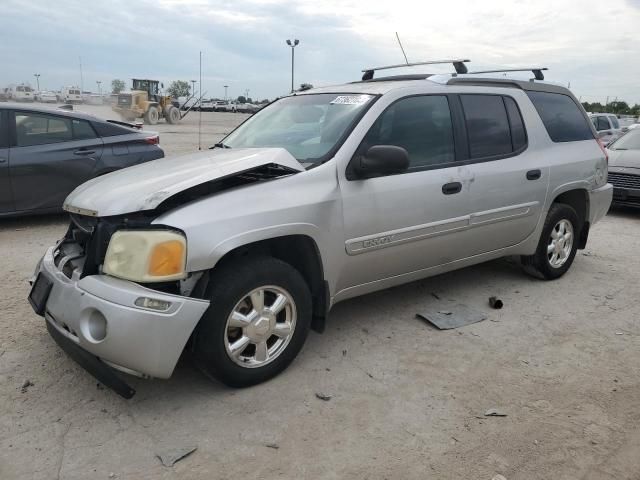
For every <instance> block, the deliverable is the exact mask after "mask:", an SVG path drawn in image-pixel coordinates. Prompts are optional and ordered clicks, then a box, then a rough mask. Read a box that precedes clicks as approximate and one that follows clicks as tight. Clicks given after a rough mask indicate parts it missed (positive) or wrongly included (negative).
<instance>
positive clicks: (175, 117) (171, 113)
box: [164, 106, 180, 125]
mask: <svg viewBox="0 0 640 480" xmlns="http://www.w3.org/2000/svg"><path fill="white" fill-rule="evenodd" d="M164 116H165V118H166V119H167V123H170V124H171V125H175V124H176V123H178V122H179V121H180V110H178V109H177V108H176V107H173V106H171V107H169V108H168V109H167V111H166V112H165V115H164Z"/></svg>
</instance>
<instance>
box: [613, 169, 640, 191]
mask: <svg viewBox="0 0 640 480" xmlns="http://www.w3.org/2000/svg"><path fill="white" fill-rule="evenodd" d="M609 183H610V184H612V185H613V186H614V187H618V188H630V189H638V190H640V175H631V174H629V173H617V172H609Z"/></svg>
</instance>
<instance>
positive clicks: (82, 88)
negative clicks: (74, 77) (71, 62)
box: [78, 57, 84, 95]
mask: <svg viewBox="0 0 640 480" xmlns="http://www.w3.org/2000/svg"><path fill="white" fill-rule="evenodd" d="M78 59H79V60H80V95H82V92H84V78H83V77H82V57H78Z"/></svg>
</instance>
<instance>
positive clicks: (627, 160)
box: [607, 150, 640, 173]
mask: <svg viewBox="0 0 640 480" xmlns="http://www.w3.org/2000/svg"><path fill="white" fill-rule="evenodd" d="M607 155H608V156H609V167H614V168H620V167H622V168H635V169H638V173H640V150H607Z"/></svg>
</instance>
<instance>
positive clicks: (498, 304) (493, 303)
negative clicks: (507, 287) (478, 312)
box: [489, 297, 504, 310]
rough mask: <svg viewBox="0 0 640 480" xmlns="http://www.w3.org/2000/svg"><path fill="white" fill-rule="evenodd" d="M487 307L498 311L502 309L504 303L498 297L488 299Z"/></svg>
mask: <svg viewBox="0 0 640 480" xmlns="http://www.w3.org/2000/svg"><path fill="white" fill-rule="evenodd" d="M489 306H490V307H491V308H495V309H496V310H500V309H501V308H502V307H504V303H502V300H500V299H499V298H498V297H489Z"/></svg>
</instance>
